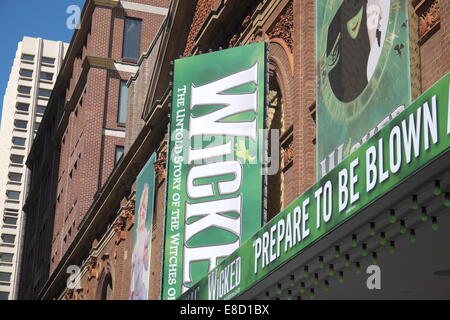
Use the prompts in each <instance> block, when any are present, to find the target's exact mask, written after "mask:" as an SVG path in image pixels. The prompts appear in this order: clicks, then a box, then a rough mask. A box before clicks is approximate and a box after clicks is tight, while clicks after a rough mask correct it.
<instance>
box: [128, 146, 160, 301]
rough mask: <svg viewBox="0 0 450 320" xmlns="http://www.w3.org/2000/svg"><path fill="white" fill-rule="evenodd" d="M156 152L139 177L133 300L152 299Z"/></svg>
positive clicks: (134, 240) (135, 225)
mask: <svg viewBox="0 0 450 320" xmlns="http://www.w3.org/2000/svg"><path fill="white" fill-rule="evenodd" d="M155 161H156V153H154V154H153V155H152V156H151V157H150V159H149V160H148V162H147V163H146V164H145V166H144V168H143V169H142V170H141V172H140V173H139V175H138V176H137V178H136V206H135V214H134V216H135V221H134V231H133V244H132V248H133V252H132V256H131V286H130V300H148V294H149V285H150V258H151V249H152V230H153V210H154V199H155V170H154V169H153V164H154V163H155Z"/></svg>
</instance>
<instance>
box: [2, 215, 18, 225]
mask: <svg viewBox="0 0 450 320" xmlns="http://www.w3.org/2000/svg"><path fill="white" fill-rule="evenodd" d="M3 223H4V224H10V225H13V226H15V225H17V218H11V217H4V218H3Z"/></svg>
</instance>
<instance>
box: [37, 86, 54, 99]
mask: <svg viewBox="0 0 450 320" xmlns="http://www.w3.org/2000/svg"><path fill="white" fill-rule="evenodd" d="M51 94H52V90H48V89H41V88H39V91H38V96H40V97H45V98H50V95H51Z"/></svg>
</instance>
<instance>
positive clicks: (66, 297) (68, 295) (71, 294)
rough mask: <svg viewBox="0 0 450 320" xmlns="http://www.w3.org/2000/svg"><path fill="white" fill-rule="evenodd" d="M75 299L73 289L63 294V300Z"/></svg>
mask: <svg viewBox="0 0 450 320" xmlns="http://www.w3.org/2000/svg"><path fill="white" fill-rule="evenodd" d="M74 299H75V291H74V290H73V289H67V290H66V291H65V292H64V297H63V300H74Z"/></svg>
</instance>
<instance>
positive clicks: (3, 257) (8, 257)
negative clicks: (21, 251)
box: [0, 252, 14, 263]
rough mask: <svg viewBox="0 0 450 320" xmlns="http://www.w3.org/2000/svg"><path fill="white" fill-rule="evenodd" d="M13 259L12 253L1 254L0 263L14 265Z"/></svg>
mask: <svg viewBox="0 0 450 320" xmlns="http://www.w3.org/2000/svg"><path fill="white" fill-rule="evenodd" d="M13 257H14V255H13V254H12V253H5V252H0V262H7V263H12V261H13Z"/></svg>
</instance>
